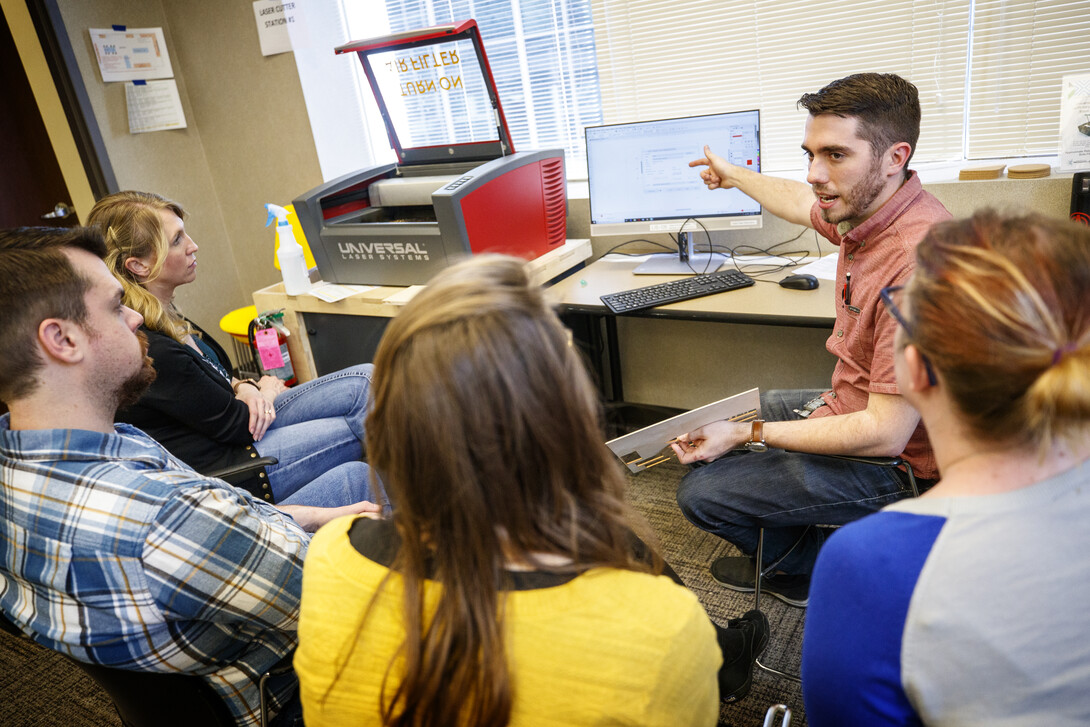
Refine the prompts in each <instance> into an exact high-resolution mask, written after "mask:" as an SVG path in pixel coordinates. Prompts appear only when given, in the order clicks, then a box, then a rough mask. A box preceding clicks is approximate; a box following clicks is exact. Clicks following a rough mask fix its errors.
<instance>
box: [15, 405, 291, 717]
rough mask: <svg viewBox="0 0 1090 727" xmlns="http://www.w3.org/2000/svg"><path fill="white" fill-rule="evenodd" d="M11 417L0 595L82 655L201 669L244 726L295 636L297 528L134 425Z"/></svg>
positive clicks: (58, 646) (64, 647)
mask: <svg viewBox="0 0 1090 727" xmlns="http://www.w3.org/2000/svg"><path fill="white" fill-rule="evenodd" d="M8 418H9V417H8V415H4V416H3V417H0V609H2V610H3V612H4V613H5V614H7V616H8V618H10V619H11V620H12V621H13V622H15V623H16V624H17V625H18V626H19V627H20V628H21V629H22V630H23V631H24V632H26V633H29V634H31V635H32V636H33V637H34V638H35V639H36V640H37V641H38V642H40V643H42V644H44V645H46V646H48V647H49V648H51V649H54V650H56V651H60V652H63V653H65V654H68V655H69V656H72V657H73V658H76V659H79V660H81V661H86V662H91V663H97V664H104V665H108V666H115V667H121V668H126V669H137V670H143V671H158V672H175V671H183V672H190V673H196V674H201V675H202V676H204V677H205V678H206V679H207V680H208V681H209V682H210V683H211V685H212V687H213V688H214V689H215V690H216V692H218V693H219V694H220V695H222V696H223V697H224V698H225V699H226V701H227V703H228V705H229V706H230V708H231V711H232V712H233V713H234V714H235V716H236V717H237V719H238V722H239V724H240V725H254V724H257V723H258V721H259V709H260V706H259V693H258V688H257V680H258V679H259V678H260V675H261V674H262V673H264V672H265V671H267V670H268V669H269V668H270V667H272V666H273V665H274V664H276V663H277V662H279V661H280V660H281V659H282V658H283V657H284V656H285V655H287V654H289V653H290V652H291V650H292V649H293V648H294V647H295V643H296V623H297V619H298V614H299V595H300V593H301V588H302V568H303V556H304V554H305V552H306V548H307V544H308V542H309V536H308V535H307V534H306V533H305V532H304V531H303V530H302V528H300V527H299V526H298V524H296V522H295V521H294V520H292V519H291V518H290V517H288V516H287V515H285V514H284V513H282V512H280V511H279V510H277V509H276V508H274V507H272V506H270V505H267V504H266V503H263V502H259V501H256V500H254V499H253V498H251V497H250V495H249V494H248V493H246V492H244V491H242V490H239V489H236V488H234V487H231V486H229V485H227V484H225V483H223V482H222V481H220V480H216V479H212V478H207V477H203V476H201V475H199V474H197V473H196V472H194V471H193V470H192V469H190V468H189V467H188V466H186V465H185V464H183V463H182V462H180V461H179V460H177V459H175V458H173V457H172V456H171V455H170V454H169V453H167V451H166V450H165V449H163V448H162V447H161V446H160V445H159V444H157V443H156V442H155V441H154V440H152V439H151V438H150V437H148V436H147V435H146V434H144V433H143V432H141V431H140V430H139V429H136V428H135V427H131V426H129V425H126V424H118V425H116V427H115V430H116V431H115V433H114V434H102V433H98V432H90V431H84V430H74V429H73V430H61V429H54V430H24V431H11V430H10V429H9V426H8ZM292 687H294V681H293V680H291V679H288V680H287V682H286V683H285V682H281V683H280V684H278V688H277V689H276V692H277V694H276V695H275V698H274V706H275V705H277V704H278V703H279V702H280V701H281V700H282V699H283V698H285V697H286V696H288V695H290V693H291V689H292Z"/></svg>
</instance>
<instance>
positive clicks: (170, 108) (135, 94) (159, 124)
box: [125, 78, 186, 134]
mask: <svg viewBox="0 0 1090 727" xmlns="http://www.w3.org/2000/svg"><path fill="white" fill-rule="evenodd" d="M125 101H126V104H127V105H128V107H129V133H130V134H141V133H143V132H146V131H166V130H167V129H184V128H185V127H186V123H185V112H184V111H182V99H181V98H180V97H179V96H178V84H177V83H176V82H175V81H174V79H173V78H171V79H168V80H166V81H148V82H146V83H144V82H142V81H134V82H133V83H126V84H125Z"/></svg>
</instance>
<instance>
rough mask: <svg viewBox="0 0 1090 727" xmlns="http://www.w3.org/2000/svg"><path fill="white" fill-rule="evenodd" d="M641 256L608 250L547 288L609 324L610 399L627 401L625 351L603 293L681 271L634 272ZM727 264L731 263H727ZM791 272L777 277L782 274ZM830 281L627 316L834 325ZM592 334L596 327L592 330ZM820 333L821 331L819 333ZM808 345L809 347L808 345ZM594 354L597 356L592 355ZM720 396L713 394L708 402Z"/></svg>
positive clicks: (765, 285) (567, 306) (759, 289)
mask: <svg viewBox="0 0 1090 727" xmlns="http://www.w3.org/2000/svg"><path fill="white" fill-rule="evenodd" d="M641 260H642V258H632V257H627V256H621V255H609V256H606V257H604V258H601V259H599V260H597V261H595V262H593V263H591V264H590V265H588V266H587V267H586V268H584V269H583V270H580V271H578V272H577V273H575V274H573V275H570V276H568V277H567V278H565V279H564V280H561V281H559V282H558V283H557V284H556V285H553V286H552V287H550V288H549V289H548V291H547V293H546V295H548V296H549V298H550V299H551V300H553V301H554V302H556V303H557V305H558V307H559V310H560V311H561V312H562V313H570V314H578V315H584V316H589V317H591V318H594V319H596V320H598V321H599V322H600V325H601V326H604V328H605V336H604V342H603V346H604V348H605V352H606V356H607V357H608V361H606V362H603V361H601V360H599V361H598V362H597V364H598V368H599V374H600V375H601V377H602V381H603V385H604V384H605V381H606V379H607V378H608V380H609V398H610V399H611V400H612V401H614V402H622V401H624V388H623V384H622V378H621V355H620V345H619V342H618V333H617V320H618V317H617V316H615V315H613V314H611V313H610V312H609V309H607V308H606V307H605V306H604V305H603V304H602V301H601V300H599V296H601V295H605V294H606V293H614V292H617V291H621V290H629V289H631V288H638V287H642V286H644V285H652V284H654V283H658V282H664V281H666V280H673V279H675V278H676V277H678V276H666V275H633V274H632V270H633V269H634V268H635V267H636V266H637V265H638V264H639V263H640V261H641ZM728 264H729V263H728ZM787 274H788V273H783V274H782V275H779V276H776V278H777V279H778V278H779V277H783V275H787ZM832 290H833V283H832V281H828V280H824V281H821V284H820V285H819V287H818V288H817V289H815V290H788V289H786V288H781V287H780V286H779V285H777V284H776V283H774V282H758V283H757V284H756V285H754V286H751V287H748V288H741V289H739V290H732V291H728V292H726V293H718V294H716V295H709V296H705V297H703V298H694V299H692V300H686V301H682V302H680V303H671V304H670V305H666V306H659V307H657V308H651V309H648V310H645V311H640V312H639V313H634V314H627V315H626V316H623V317H624V318H668V319H675V320H689V321H714V322H720V323H737V324H747V325H761V326H782V327H790V328H802V329H824V330H831V329H832V327H833V324H834V321H835V320H836V308H835V304H834V296H833V294H832ZM591 333H592V334H593V331H592V332H591ZM820 335H821V334H818V337H819V338H820ZM809 347H810V346H809V344H808V348H809ZM592 358H593V357H592ZM713 398H722V397H720V396H715V397H712V396H709V397H708V399H707V400H708V401H711V400H713Z"/></svg>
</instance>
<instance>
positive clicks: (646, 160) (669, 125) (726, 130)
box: [586, 110, 762, 274]
mask: <svg viewBox="0 0 1090 727" xmlns="http://www.w3.org/2000/svg"><path fill="white" fill-rule="evenodd" d="M586 136H587V179H588V183H589V187H590V232H591V235H592V236H594V237H599V236H613V237H620V236H627V237H628V238H630V239H637V238H640V237H643V236H646V235H649V234H655V233H674V234H677V235H678V243H679V246H678V247H679V251H678V253H677V254H674V253H670V254H668V255H652V256H651V260H649V261H648V263H645V264H644V265H641V266H640V267H639V268H637V269H636V271H635V272H638V273H652V274H693V272H694V271H695V272H698V273H699V272H705V271H706V272H711V271H712V270H715V269H716V268H718V267H719V266H720V265H721V264H722V263H723V262H724V261H725V259H726V258H725V256H723V255H710V254H709V253H705V254H703V255H696V254H694V253H693V247H694V235H693V234H692V233H694V232H697V231H702V230H708V231H713V230H753V229H756V228H759V227H761V223H762V218H761V205H760V204H758V203H757V202H756V201H754V200H753V199H751V198H750V197H748V196H746V195H745V194H742V192H741V191H739V190H737V189H730V190H725V189H715V190H710V189H708V188H707V187H706V186H705V185H704V183H703V182H702V181H701V179H700V174H699V172H700V170H698V169H692V168H690V167H689V162H690V161H692V160H693V159H698V158H700V157H701V156H703V154H704V145H705V144H706V145H708V146H709V147H711V149H712V151H713V152H715V153H716V154H718V155H720V156H722V157H724V158H725V159H727V160H728V161H730V162H732V163H733V164H737V165H739V166H742V167H745V168H747V169H752V170H753V171H755V172H759V171H761V117H760V112H759V111H756V110H754V111H737V112H732V113H723V114H709V115H706V116H689V117H684V118H677V119H659V120H657V121H640V122H635V123H628V124H608V125H605V126H588V127H587V129H586ZM687 255H688V260H686V259H685V258H686V256H687Z"/></svg>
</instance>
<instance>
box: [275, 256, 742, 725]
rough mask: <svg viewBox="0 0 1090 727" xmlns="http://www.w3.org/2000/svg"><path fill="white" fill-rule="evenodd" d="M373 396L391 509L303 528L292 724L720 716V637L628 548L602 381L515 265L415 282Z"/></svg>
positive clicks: (374, 455)
mask: <svg viewBox="0 0 1090 727" xmlns="http://www.w3.org/2000/svg"><path fill="white" fill-rule="evenodd" d="M373 394H374V406H373V408H372V409H371V411H370V413H369V414H368V417H367V451H368V453H369V455H370V460H371V463H372V465H373V467H374V468H375V471H376V472H378V473H379V474H381V476H382V480H383V482H384V483H385V485H386V489H387V492H388V493H389V495H390V499H391V500H392V501H393V503H394V506H395V507H394V510H393V517H392V519H390V520H376V519H370V518H367V517H362V518H343V519H340V520H335V521H333V522H332V523H330V524H329V525H327V526H325V527H324V528H322V530H320V531H319V532H318V534H317V535H316V537H315V538H314V540H313V541H312V543H311V546H310V549H309V551H308V554H307V561H306V564H305V566H304V574H303V600H302V606H301V611H300V620H299V648H298V651H297V653H296V656H295V670H296V672H297V673H298V675H299V682H300V696H301V698H302V702H303V709H304V717H305V719H306V723H307V725H310V726H311V727H321V726H323V725H346V726H347V725H370V724H383V725H431V726H432V727H441V726H443V725H450V726H451V727H454V726H456V725H457V726H470V725H471V726H472V727H487V726H492V725H507V724H512V725H566V726H577V725H603V724H610V725H647V726H650V725H663V726H664V727H665V726H667V725H670V726H673V725H714V724H715V723H716V721H717V718H718V714H719V704H720V700H719V689H718V686H717V669H718V667H719V663H720V660H721V656H720V647H719V645H718V643H717V640H716V633H715V630H714V629H713V627H712V624H711V622H710V621H709V620H708V617H707V615H706V614H705V613H704V609H703V608H702V607H701V605H700V603H699V602H698V601H697V599H696V597H695V596H694V595H693V594H692V593H691V592H690V591H688V590H686V589H685V588H683V587H682V586H680V585H678V584H677V583H675V582H673V581H672V580H671V579H669V578H667V577H665V576H662V575H657V573H658V572H660V571H661V563H660V564H659V567H654V566H653V565H650V564H648V563H647V562H646V561H645V559H644V558H642V557H640V556H639V555H638V552H637V549H634V545H636V541H635V540H634V538H633V535H632V532H633V531H632V530H631V529H630V525H631V523H632V519H631V515H630V511H629V507H628V506H627V505H626V504H625V501H624V497H623V487H624V477H623V475H622V469H621V467H620V463H619V462H617V460H616V459H615V458H614V457H613V455H612V454H611V453H610V451H609V450H608V449H607V448H606V447H605V445H604V444H603V440H604V438H603V436H602V431H601V428H600V419H599V405H598V399H597V394H596V392H595V390H594V388H593V385H592V384H591V383H590V380H589V378H588V376H587V374H586V372H585V369H584V365H583V362H582V361H581V359H580V357H579V354H578V353H577V351H576V350H575V349H573V348H572V346H571V344H570V342H569V338H568V332H567V330H566V329H565V328H564V327H563V326H562V325H561V323H560V321H559V320H558V319H557V318H556V316H555V315H554V314H553V312H552V311H551V310H550V309H549V306H548V304H547V302H546V301H545V299H544V296H543V294H542V291H541V288H540V286H537V285H534V284H533V283H532V282H531V281H530V280H529V278H528V277H527V275H526V272H525V270H524V266H523V265H522V264H521V261H517V260H515V259H513V258H505V257H499V256H483V257H475V258H473V259H472V260H470V261H467V262H464V263H460V264H458V265H456V266H454V267H452V268H449V269H447V270H445V271H444V272H442V273H440V274H439V275H438V276H437V277H436V278H435V279H433V280H432V281H431V282H429V283H428V286H427V287H426V288H425V289H424V290H422V291H421V292H420V293H419V294H418V295H417V296H416V297H415V298H414V299H413V300H412V301H411V302H410V303H409V304H408V305H406V306H405V309H404V310H403V311H402V312H400V313H399V314H398V316H397V317H396V318H394V319H393V320H392V321H391V322H390V325H389V327H388V328H387V329H386V333H385V335H384V337H383V339H382V342H381V344H380V345H379V349H378V352H377V353H376V356H375V379H374V384H373ZM753 615H756V616H758V617H759V618H760V619H761V620H762V621H763V617H760V616H759V613H758V612H752V613H751V614H747V616H753ZM743 618H745V617H743ZM739 621H741V619H740V620H739ZM732 625H733V622H732ZM742 630H745V629H744V628H741V627H738V628H732V629H731V631H734V632H739V633H740V632H741V631H742ZM746 658H747V660H748V661H747V663H746V664H744V666H745V667H746V669H748V668H749V667H751V664H752V654H750V653H749V651H748V650H747V651H746ZM747 681H748V677H747Z"/></svg>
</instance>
